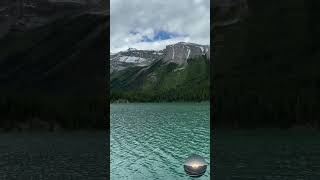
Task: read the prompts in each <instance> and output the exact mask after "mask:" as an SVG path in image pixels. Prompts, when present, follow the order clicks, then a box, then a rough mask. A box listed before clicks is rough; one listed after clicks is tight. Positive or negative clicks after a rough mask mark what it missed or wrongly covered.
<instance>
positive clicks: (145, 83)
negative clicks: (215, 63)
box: [110, 56, 210, 102]
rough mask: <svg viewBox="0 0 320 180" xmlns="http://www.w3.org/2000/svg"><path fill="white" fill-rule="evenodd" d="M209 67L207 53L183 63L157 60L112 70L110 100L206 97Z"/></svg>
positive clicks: (200, 99) (183, 99)
mask: <svg viewBox="0 0 320 180" xmlns="http://www.w3.org/2000/svg"><path fill="white" fill-rule="evenodd" d="M209 70H210V65H209V59H208V58H207V57H206V56H201V57H197V58H193V59H188V62H187V64H184V65H178V64H175V63H165V62H163V61H162V60H158V61H156V62H154V63H153V64H152V65H150V66H148V67H139V66H135V67H130V68H127V69H125V70H122V71H119V72H116V73H114V74H111V81H110V87H111V101H112V102H113V101H116V100H119V99H125V100H128V101H129V102H136V101H138V102H160V101H208V100H209V85H210V80H209V77H210V75H209V74H210V73H209Z"/></svg>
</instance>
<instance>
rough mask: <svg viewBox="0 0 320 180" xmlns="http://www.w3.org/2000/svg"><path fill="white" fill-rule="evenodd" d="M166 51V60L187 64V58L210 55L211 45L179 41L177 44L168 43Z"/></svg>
mask: <svg viewBox="0 0 320 180" xmlns="http://www.w3.org/2000/svg"><path fill="white" fill-rule="evenodd" d="M164 51H165V58H164V60H165V61H166V62H173V63H176V64H179V65H181V64H185V63H187V59H190V58H194V57H197V56H202V55H205V56H207V57H208V58H209V57H210V47H209V46H208V45H199V44H194V43H185V42H179V43H177V44H173V45H168V46H167V47H166V49H165V50H164Z"/></svg>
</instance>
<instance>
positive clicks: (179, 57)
mask: <svg viewBox="0 0 320 180" xmlns="http://www.w3.org/2000/svg"><path fill="white" fill-rule="evenodd" d="M199 56H206V57H208V58H210V47H209V45H199V44H195V43H186V42H179V43H176V44H172V45H168V46H166V48H165V49H163V50H160V51H155V50H137V49H132V48H129V49H128V50H127V51H121V52H119V53H116V54H111V55H110V73H113V72H115V71H119V70H124V69H125V68H128V67H132V66H149V65H151V64H152V63H153V62H155V61H157V60H161V59H163V61H164V62H166V63H175V64H178V65H183V64H186V63H187V60H188V59H191V58H195V57H199Z"/></svg>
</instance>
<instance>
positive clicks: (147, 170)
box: [110, 103, 210, 180]
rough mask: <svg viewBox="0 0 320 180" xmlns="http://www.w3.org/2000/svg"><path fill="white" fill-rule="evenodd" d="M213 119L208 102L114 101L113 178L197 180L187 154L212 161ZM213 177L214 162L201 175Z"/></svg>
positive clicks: (111, 112)
mask: <svg viewBox="0 0 320 180" xmlns="http://www.w3.org/2000/svg"><path fill="white" fill-rule="evenodd" d="M209 118H210V105H209V103H132V104H131V103H130V104H111V105H110V120H111V122H110V160H111V167H110V169H111V175H110V176H111V179H112V180H118V179H119V180H126V179H165V180H171V179H172V180H177V179H192V178H190V177H188V176H187V175H186V174H185V172H184V169H183V163H184V161H185V158H187V157H188V156H189V155H190V154H192V153H195V154H198V155H201V156H203V157H204V158H205V160H206V162H207V163H210V120H209ZM209 165H210V164H209ZM209 177H210V167H208V169H207V172H206V173H205V174H204V176H202V177H200V178H198V179H200V180H205V179H210V178H209Z"/></svg>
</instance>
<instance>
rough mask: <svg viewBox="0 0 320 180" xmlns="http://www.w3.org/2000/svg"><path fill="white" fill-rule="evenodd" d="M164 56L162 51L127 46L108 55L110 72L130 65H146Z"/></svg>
mask: <svg viewBox="0 0 320 180" xmlns="http://www.w3.org/2000/svg"><path fill="white" fill-rule="evenodd" d="M163 57H164V53H163V51H152V50H137V49H132V48H129V49H128V50H127V51H122V52H119V53H116V54H111V55H110V73H113V72H115V71H119V70H123V69H125V68H127V67H131V66H148V65H150V64H151V63H152V62H154V61H156V60H159V59H161V58H163Z"/></svg>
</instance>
